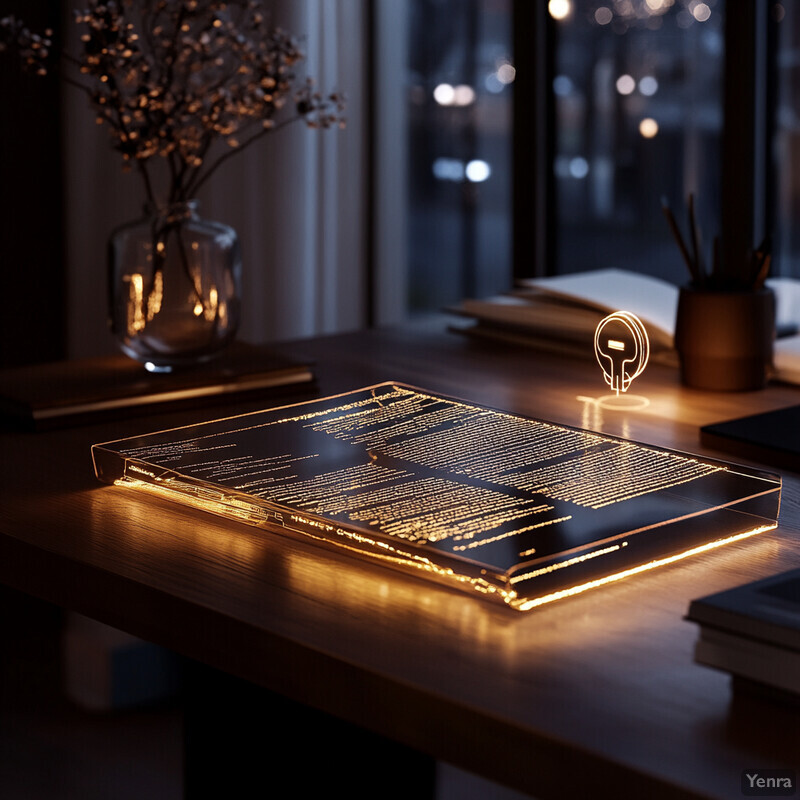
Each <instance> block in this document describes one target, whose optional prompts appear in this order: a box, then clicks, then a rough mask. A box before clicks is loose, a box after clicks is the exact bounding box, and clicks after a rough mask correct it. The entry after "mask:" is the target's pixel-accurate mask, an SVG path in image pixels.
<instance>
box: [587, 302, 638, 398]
mask: <svg viewBox="0 0 800 800" xmlns="http://www.w3.org/2000/svg"><path fill="white" fill-rule="evenodd" d="M594 354H595V357H596V358H597V363H598V364H600V367H601V368H602V370H603V377H604V378H605V380H606V383H607V384H608V385H609V386H610V387H611V388H612V389H613V390H614V391H615V392H616V393H617V394H619V393H620V392H627V391H628V389H629V387H630V385H631V382H632V381H633V380H634V379H635V378H637V377H638V376H639V375H641V374H642V372H644V368H645V367H646V366H647V362H648V360H649V358H650V339H649V338H648V336H647V330H646V329H645V327H644V325H643V324H642V321H641V320H640V319H639V318H638V317H637V316H636V315H635V314H631V313H630V311H615V312H614V313H613V314H609V315H608V316H607V317H605V318H603V319H602V320H600V323H599V324H598V326H597V329H596V330H595V333H594Z"/></svg>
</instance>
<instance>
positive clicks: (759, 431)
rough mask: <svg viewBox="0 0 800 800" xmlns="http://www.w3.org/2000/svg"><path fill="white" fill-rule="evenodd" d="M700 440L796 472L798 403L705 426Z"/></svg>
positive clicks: (799, 458)
mask: <svg viewBox="0 0 800 800" xmlns="http://www.w3.org/2000/svg"><path fill="white" fill-rule="evenodd" d="M700 441H701V442H702V443H703V444H704V445H706V446H707V447H713V448H715V449H717V450H722V451H724V452H727V453H732V454H733V455H736V456H738V457H740V458H749V459H752V460H753V461H759V462H761V463H762V464H769V465H770V466H773V467H780V468H783V469H790V470H794V471H795V472H800V406H790V407H789V408H779V409H777V410H776V411H766V412H764V413H761V414H752V415H750V416H747V417H740V418H738V419H732V420H728V421H726V422H716V423H714V424H712V425H705V426H704V427H702V428H700Z"/></svg>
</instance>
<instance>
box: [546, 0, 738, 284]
mask: <svg viewBox="0 0 800 800" xmlns="http://www.w3.org/2000/svg"><path fill="white" fill-rule="evenodd" d="M550 13H551V16H553V17H554V18H555V26H554V27H555V33H556V36H555V59H554V61H555V69H554V73H555V74H554V75H553V79H552V86H551V87H550V88H551V89H552V92H553V93H554V96H555V154H554V160H553V165H552V167H553V173H554V181H555V196H556V218H555V224H554V228H553V229H554V232H555V243H554V244H555V258H554V264H552V265H551V269H552V271H553V272H559V273H560V272H575V271H580V270H585V269H595V268H603V267H619V268H623V269H630V270H634V271H637V272H643V273H647V274H651V275H656V276H658V277H662V278H665V279H667V280H671V281H673V282H676V283H680V282H684V281H685V280H686V279H687V278H688V274H687V273H686V267H685V265H684V264H683V262H682V260H681V257H680V254H679V252H678V249H677V248H676V246H675V244H674V241H673V239H672V237H671V234H670V232H669V228H668V226H667V224H666V222H665V219H664V216H663V213H662V209H661V198H662V197H664V198H666V199H667V201H668V203H669V205H670V206H671V208H672V209H673V210H674V212H675V214H676V216H677V217H678V218H679V220H680V221H681V222H683V220H684V219H685V216H684V213H685V208H686V202H687V196H688V195H689V193H692V194H693V195H695V197H696V203H697V215H698V218H699V221H700V228H701V229H702V230H703V231H705V232H706V234H707V239H706V242H705V245H706V248H707V249H709V250H710V247H711V236H712V234H715V233H717V232H718V231H717V229H718V225H719V222H718V220H719V194H720V157H719V154H720V144H721V133H722V116H723V115H722V100H723V91H722V89H723V87H722V68H723V61H724V59H723V56H724V31H723V26H724V3H723V2H720V1H718V2H714V0H707V2H696V0H691V2H689V1H688V0H605V2H597V0H571V1H570V2H567V1H566V0H564V2H551V3H550Z"/></svg>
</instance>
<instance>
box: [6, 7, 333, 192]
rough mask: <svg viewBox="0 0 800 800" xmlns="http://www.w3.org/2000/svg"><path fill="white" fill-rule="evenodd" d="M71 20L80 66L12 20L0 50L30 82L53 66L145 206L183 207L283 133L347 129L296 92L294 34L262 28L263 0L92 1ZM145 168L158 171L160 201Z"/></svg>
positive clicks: (316, 97) (322, 102) (309, 94)
mask: <svg viewBox="0 0 800 800" xmlns="http://www.w3.org/2000/svg"><path fill="white" fill-rule="evenodd" d="M75 19H76V22H77V23H78V24H80V25H81V26H83V33H82V35H81V43H82V47H81V52H80V53H79V54H78V55H77V56H73V55H71V54H68V53H62V54H61V59H60V62H58V61H57V60H56V59H55V58H54V56H53V53H52V40H51V36H52V33H51V32H50V31H45V32H44V34H36V33H32V32H31V31H30V30H28V29H27V28H26V27H25V25H24V24H23V23H22V22H20V21H18V20H17V19H15V18H14V17H6V18H5V19H2V20H0V49H3V50H5V49H8V50H12V49H13V50H15V51H16V52H17V53H18V55H19V57H20V59H21V61H22V63H23V65H24V66H25V68H26V69H28V70H30V71H32V72H34V73H36V74H38V75H44V74H46V73H47V70H48V68H50V65H51V64H52V63H55V64H57V65H58V66H59V67H60V68H61V70H62V75H63V77H64V79H65V80H67V81H68V82H69V83H71V84H73V85H75V86H77V87H79V88H80V89H81V90H83V91H84V92H85V93H86V94H87V95H88V97H89V99H90V102H91V105H92V107H93V109H94V111H95V114H96V119H97V122H98V124H103V125H106V126H108V129H109V131H110V134H111V140H112V144H113V146H114V148H115V149H116V150H118V151H119V152H120V154H121V155H122V158H123V159H124V161H125V165H126V167H127V168H131V167H132V166H135V167H136V169H137V170H138V171H139V172H140V174H141V175H142V178H143V180H144V184H145V188H146V192H147V196H148V200H149V201H150V202H151V203H152V204H154V205H156V204H157V203H158V201H162V202H166V203H167V204H172V203H178V202H184V201H186V200H188V199H189V198H190V197H192V196H193V195H194V194H195V193H196V192H197V190H198V189H199V187H200V186H201V185H202V184H204V183H205V181H206V180H207V179H208V178H209V177H210V175H211V174H212V173H213V172H214V171H215V170H216V169H217V167H219V166H220V165H221V164H222V163H224V162H225V161H226V160H227V159H228V158H229V157H231V156H232V155H234V154H235V153H237V152H240V151H241V150H243V149H245V148H246V147H249V146H250V145H251V144H253V143H254V142H256V141H258V140H259V139H261V138H262V137H263V136H264V135H266V134H267V133H269V132H271V131H275V130H278V129H279V128H281V127H284V126H285V125H288V124H290V123H293V122H296V121H298V120H300V119H302V120H304V121H305V122H306V124H307V125H308V126H309V127H313V128H330V127H332V126H339V127H343V126H344V123H345V118H344V114H343V112H344V98H343V96H342V95H340V94H336V93H334V94H329V95H327V96H323V95H322V94H321V93H319V92H317V91H315V90H314V87H313V82H312V81H310V80H305V81H302V82H300V80H299V78H298V76H297V73H296V69H297V65H298V64H299V63H300V62H301V61H302V60H303V58H304V55H303V53H302V52H301V50H300V49H299V47H298V45H297V42H296V41H295V39H294V38H293V37H292V36H290V35H289V34H288V33H286V32H285V31H282V30H280V29H278V28H269V27H268V25H267V22H266V14H265V12H264V11H263V8H262V3H261V2H260V0H229V2H221V1H219V0H152V1H151V2H145V1H144V0H140V2H136V1H135V0H105V1H103V0H91V2H90V3H89V5H88V7H87V8H86V9H84V10H79V11H76V12H75ZM70 71H71V72H77V75H76V76H73V75H71V74H69V73H70ZM298 83H301V85H299V86H298V85H297V84H298ZM154 159H160V160H162V161H163V162H164V163H165V164H166V166H167V174H168V178H167V186H166V189H165V190H164V191H163V192H161V193H157V192H156V190H155V182H154V175H153V174H151V173H152V171H153V170H152V167H153V160H154ZM157 195H158V196H157Z"/></svg>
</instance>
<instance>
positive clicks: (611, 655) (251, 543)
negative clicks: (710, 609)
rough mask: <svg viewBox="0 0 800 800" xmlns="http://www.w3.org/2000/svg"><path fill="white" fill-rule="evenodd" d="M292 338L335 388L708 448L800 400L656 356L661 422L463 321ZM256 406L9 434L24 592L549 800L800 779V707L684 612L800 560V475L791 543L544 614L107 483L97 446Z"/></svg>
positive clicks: (725, 792)
mask: <svg viewBox="0 0 800 800" xmlns="http://www.w3.org/2000/svg"><path fill="white" fill-rule="evenodd" d="M281 349H283V350H285V351H286V352H288V353H290V354H295V355H299V356H302V357H311V358H313V359H314V360H315V361H316V364H317V368H316V371H317V374H318V377H319V390H320V392H321V393H322V394H333V393H336V392H341V391H345V390H348V389H353V388H357V387H360V386H365V385H369V384H372V383H377V382H380V381H384V380H399V381H403V382H406V383H410V384H414V385H417V386H420V387H423V388H427V389H431V390H434V391H438V392H442V393H446V394H450V395H455V396H460V397H463V398H465V399H468V400H472V401H476V402H479V403H483V404H486V405H491V406H495V407H498V408H502V409H508V410H512V411H515V412H521V413H524V414H529V415H532V416H536V417H541V418H545V419H551V420H554V421H557V422H563V423H567V424H570V425H579V426H583V427H589V428H595V429H597V430H602V431H604V432H606V433H609V434H613V435H623V436H628V437H630V438H632V439H635V440H639V441H643V442H649V443H654V444H657V445H662V446H667V447H674V448H677V449H682V450H688V451H694V452H703V451H702V449H701V447H700V445H699V438H698V426H699V425H701V424H705V423H707V422H712V421H716V420H722V419H727V418H730V417H734V416H739V415H741V414H744V413H750V412H755V411H760V410H767V409H771V408H778V407H782V406H788V405H793V404H796V403H797V402H799V401H800V395H799V394H798V391H797V390H796V389H793V388H791V387H781V386H773V387H770V388H769V389H767V390H765V391H762V392H756V393H751V394H741V395H739V394H735V395H733V394H731V395H712V394H707V393H702V392H696V391H690V390H685V389H683V388H681V387H680V385H679V383H678V375H677V373H676V372H675V371H674V370H670V369H668V368H665V367H658V366H652V367H651V368H650V370H649V371H648V372H647V373H645V375H644V376H642V377H641V378H640V379H639V381H638V383H637V384H636V385H635V390H636V391H638V392H640V393H642V394H645V395H648V396H649V397H650V399H651V405H650V407H649V408H648V409H647V410H646V411H643V412H636V413H623V412H609V411H603V412H598V411H597V410H596V408H594V407H593V406H592V404H590V403H586V402H582V401H580V400H578V399H577V397H578V396H589V397H593V396H597V395H599V394H602V393H603V388H604V387H603V384H602V382H601V376H600V373H599V370H598V368H597V367H596V365H595V364H593V363H592V362H590V361H588V360H587V361H586V362H581V361H572V360H569V359H564V358H558V357H554V356H547V355H543V354H537V353H534V352H533V351H528V350H524V349H521V348H512V347H508V348H500V347H498V346H497V345H492V346H489V345H484V344H480V343H476V342H470V341H468V340H466V339H463V338H461V337H459V336H457V335H455V334H451V333H447V332H445V331H444V329H443V326H442V324H441V322H434V323H433V324H428V325H422V326H417V327H409V328H406V329H402V330H389V331H380V332H370V333H365V334H351V335H342V336H333V337H327V338H320V339H316V340H310V341H306V342H297V343H293V344H291V345H287V346H286V347H285V348H281ZM298 399H301V398H298ZM253 408H254V406H253V405H249V406H243V407H237V408H231V407H224V408H219V409H211V410H209V409H205V410H202V411H198V412H196V413H185V412H184V413H182V414H181V415H179V416H178V417H177V418H176V417H175V416H172V417H170V416H160V417H158V418H153V419H147V418H144V419H143V418H137V419H133V420H129V421H124V422H117V423H105V424H102V425H97V426H93V427H92V426H89V427H81V428H75V429H72V430H65V431H56V432H50V433H39V434H13V433H6V434H3V435H2V437H0V443H1V444H0V452H2V463H0V496H1V497H2V501H1V502H0V509H2V510H1V511H0V581H2V582H4V583H6V584H8V585H10V586H12V587H16V588H18V589H21V590H23V591H25V592H27V593H30V594H32V595H35V596H38V597H40V598H43V599H45V600H48V601H51V602H53V603H56V604H59V605H61V606H63V607H65V608H68V609H71V610H74V611H77V612H80V613H82V614H86V615H88V616H91V617H95V618H97V619H99V620H101V621H103V622H106V623H109V624H111V625H114V626H116V627H118V628H121V629H123V630H126V631H129V632H131V633H133V634H135V635H137V636H140V637H142V638H145V639H149V640H151V641H154V642H156V643H159V644H162V645H165V646H167V647H169V648H171V649H173V650H175V651H176V652H178V653H180V654H183V655H185V656H187V657H189V658H191V659H195V660H197V661H199V662H202V663H204V664H208V665H210V666H212V667H214V668H217V669H219V670H223V671H225V672H227V673H230V674H232V675H236V676H239V677H241V678H244V679H246V680H248V681H251V682H253V683H255V684H259V685H261V686H264V687H267V688H269V689H271V690H273V691H274V692H277V693H279V694H281V695H283V696H286V697H288V698H291V699H292V700H295V701H300V702H302V703H307V704H309V705H310V706H312V707H315V708H318V709H322V710H323V711H326V712H329V713H330V714H333V715H335V716H336V717H339V718H341V719H344V720H347V721H349V722H352V723H356V724H357V725H359V726H363V727H365V728H367V729H368V730H371V731H375V732H377V733H380V734H383V735H385V736H388V737H390V738H391V739H393V740H396V741H398V742H400V743H402V744H405V745H409V746H411V747H413V748H415V749H416V750H419V751H422V752H423V753H428V754H431V755H433V756H435V757H436V758H439V759H442V760H445V761H448V762H451V763H453V764H455V765H457V766H461V767H463V768H465V769H468V770H471V771H473V772H477V773H481V774H483V775H485V776H487V777H489V778H491V779H493V780H496V781H499V782H501V783H505V784H508V785H510V786H513V787H515V788H517V789H520V790H522V791H526V792H529V793H531V794H534V795H536V796H537V797H541V798H546V797H558V798H561V797H572V796H575V797H584V796H589V795H592V794H595V795H602V796H615V797H626V796H630V797H649V798H656V797H676V796H687V797H700V796H702V797H719V798H730V797H735V796H739V794H740V780H741V773H742V771H743V770H744V769H751V770H752V769H766V768H770V767H792V768H795V769H798V768H800V710H798V708H790V707H787V706H784V705H781V704H780V703H776V702H774V701H768V700H765V699H761V698H755V697H748V696H739V695H738V694H737V695H736V696H734V695H733V694H732V692H731V688H730V679H729V677H728V676H727V675H725V674H722V673H719V672H716V671H714V670H711V669H708V668H705V667H701V666H699V665H696V664H695V663H693V660H692V650H693V646H694V642H695V640H696V638H697V629H696V627H695V626H694V625H693V624H691V623H689V622H686V621H685V620H684V619H683V616H684V614H685V613H686V610H687V608H688V605H689V601H690V600H691V599H692V598H694V597H698V596H701V595H703V594H707V593H710V592H713V591H717V590H721V589H724V588H727V587H730V586H733V585H736V584H739V583H743V582H745V581H749V580H754V579H756V578H761V577H764V576H767V575H770V574H773V573H776V572H779V571H782V570H785V569H789V568H792V567H797V566H800V539H798V530H799V529H800V482H798V476H797V474H790V473H785V474H784V495H783V504H782V514H781V525H780V528H779V530H778V531H777V532H773V533H769V534H765V535H763V536H759V537H756V538H755V539H751V540H747V541H744V542H741V543H739V544H735V545H730V546H728V547H726V548H722V549H721V550H719V551H715V552H711V553H708V554H705V555H703V556H701V557H697V558H695V559H694V560H689V561H686V562H682V563H677V564H673V565H671V566H668V567H664V568H662V569H661V570H657V571H654V572H652V573H647V574H642V575H639V576H637V577H636V578H635V579H631V580H629V581H626V582H620V583H619V584H616V585H611V586H607V587H604V588H602V589H600V590H596V591H593V592H587V593H585V594H583V595H580V596H577V597H573V598H569V599H566V600H563V601H561V602H558V603H554V604H552V605H550V606H546V607H543V608H541V609H538V610H535V611H533V612H529V613H526V614H520V613H517V612H512V611H508V610H506V609H503V608H495V607H494V606H491V605H489V604H487V603H485V602H482V601H481V600H479V599H477V598H473V597H470V596H464V595H462V594H460V593H457V592H455V591H451V590H448V589H445V588H442V587H439V586H435V585H432V584H428V583H426V582H423V581H421V580H418V579H416V578H413V577H411V576H405V575H402V574H397V573H394V572H392V571H389V570H385V569H381V568H378V567H375V566H373V565H369V564H363V563H360V562H357V561H350V560H348V559H347V558H345V557H343V556H342V557H340V556H337V555H335V554H330V553H328V552H326V551H321V550H318V549H316V548H315V547H314V546H312V545H310V544H309V545H305V544H304V543H298V542H295V541H291V540H288V539H285V538H282V537H281V536H279V535H275V536H272V535H270V534H268V533H265V532H264V531H260V530H257V529H254V528H250V527H247V526H245V525H239V524H237V523H233V522H228V521H224V520H219V519H216V518H213V517H211V516H208V515H204V514H203V513H201V512H199V511H195V510H192V509H190V508H187V507H181V506H177V505H172V504H170V503H169V502H167V501H161V500H157V499H154V498H150V497H147V498H145V497H137V496H135V495H134V494H133V493H130V492H126V491H124V490H122V489H119V488H116V487H110V486H104V485H101V484H100V483H98V482H97V481H96V480H95V478H94V475H93V472H92V465H91V459H90V453H89V448H90V445H91V444H92V443H94V442H99V441H107V440H110V439H115V438H119V437H122V436H127V435H132V434H135V433H140V432H146V431H150V430H155V429H160V428H165V427H170V426H172V425H176V424H183V423H188V422H192V421H195V420H199V419H203V418H209V417H215V416H226V415H228V414H230V413H235V412H238V411H246V410H253ZM708 454H709V455H717V456H719V454H714V453H708ZM351 768H352V769H359V765H358V761H357V758H356V760H355V761H354V763H353V765H352V766H351ZM388 780H391V778H388Z"/></svg>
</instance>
